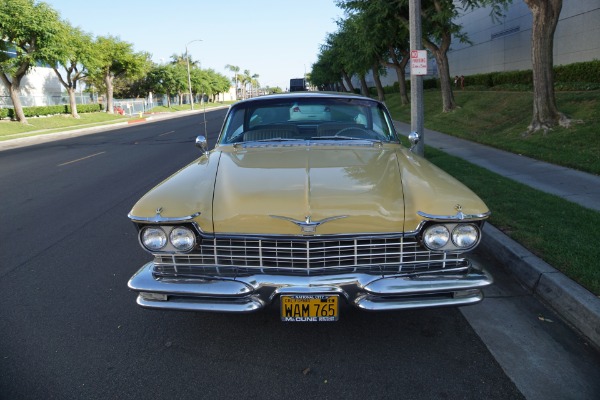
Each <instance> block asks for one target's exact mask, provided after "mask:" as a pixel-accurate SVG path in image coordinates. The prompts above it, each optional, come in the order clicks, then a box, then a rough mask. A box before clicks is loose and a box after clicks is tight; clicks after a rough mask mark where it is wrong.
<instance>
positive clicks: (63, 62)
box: [52, 22, 95, 118]
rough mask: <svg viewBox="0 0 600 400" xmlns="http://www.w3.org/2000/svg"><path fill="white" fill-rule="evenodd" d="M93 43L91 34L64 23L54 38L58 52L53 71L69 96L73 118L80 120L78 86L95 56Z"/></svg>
mask: <svg viewBox="0 0 600 400" xmlns="http://www.w3.org/2000/svg"><path fill="white" fill-rule="evenodd" d="M92 42H93V39H92V36H91V35H90V34H88V33H85V32H83V31H82V30H81V29H80V28H74V27H72V26H71V25H70V24H69V23H67V22H64V23H63V25H62V29H61V30H60V31H59V33H58V34H56V35H55V36H54V40H53V43H54V45H55V46H56V49H57V50H56V59H55V60H53V63H52V69H53V70H54V73H55V74H56V76H57V77H58V80H59V81H60V83H61V84H62V85H63V86H64V88H65V89H66V91H67V93H68V95H69V105H70V108H71V116H73V118H79V115H78V113H77V102H76V101H75V94H76V90H77V85H78V83H79V81H81V80H83V79H84V78H85V77H86V75H87V69H86V65H87V64H88V61H89V60H92V59H93V57H94V56H95V53H94V51H93V47H92ZM63 74H64V76H63Z"/></svg>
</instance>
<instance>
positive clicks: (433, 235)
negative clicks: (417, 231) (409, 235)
mask: <svg viewBox="0 0 600 400" xmlns="http://www.w3.org/2000/svg"><path fill="white" fill-rule="evenodd" d="M449 240H450V231H449V230H448V228H446V226H445V225H432V226H430V227H428V228H427V229H425V232H424V234H423V242H424V243H425V246H427V247H429V248H430V249H431V250H439V249H441V248H443V247H444V246H446V245H447V244H448V241H449Z"/></svg>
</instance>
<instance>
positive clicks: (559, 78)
mask: <svg viewBox="0 0 600 400" xmlns="http://www.w3.org/2000/svg"><path fill="white" fill-rule="evenodd" d="M466 83H467V85H468V86H485V87H488V88H495V87H503V88H504V89H510V88H511V86H514V88H515V89H516V90H522V89H523V88H532V87H533V72H532V71H531V70H522V71H506V72H490V73H487V74H476V75H469V76H467V77H466ZM554 85H555V87H556V88H557V89H559V90H596V89H598V87H599V86H600V60H594V61H586V62H580V63H573V64H568V65H557V66H554Z"/></svg>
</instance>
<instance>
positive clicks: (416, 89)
mask: <svg viewBox="0 0 600 400" xmlns="http://www.w3.org/2000/svg"><path fill="white" fill-rule="evenodd" d="M408 18H409V31H410V50H411V54H412V52H413V51H415V50H421V47H422V44H421V37H422V36H421V0H409V1H408ZM423 109H424V106H423V77H422V76H421V75H416V74H414V73H413V69H412V68H411V69H410V130H411V132H415V133H416V134H417V135H418V138H419V141H418V143H417V144H416V146H415V147H414V149H413V151H414V152H415V153H416V154H418V155H420V156H423V155H425V133H424V130H423V125H424V117H423V114H424V112H423Z"/></svg>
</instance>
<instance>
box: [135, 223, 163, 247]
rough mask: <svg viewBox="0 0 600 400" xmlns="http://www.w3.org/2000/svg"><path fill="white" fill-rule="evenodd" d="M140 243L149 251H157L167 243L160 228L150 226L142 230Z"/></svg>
mask: <svg viewBox="0 0 600 400" xmlns="http://www.w3.org/2000/svg"><path fill="white" fill-rule="evenodd" d="M141 238H142V244H143V245H144V247H146V248H147V249H148V250H150V251H158V250H161V249H162V248H164V247H165V246H166V245H167V234H166V233H165V231H163V230H162V229H161V228H157V227H150V228H145V229H144V230H143V231H142V236H141Z"/></svg>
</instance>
